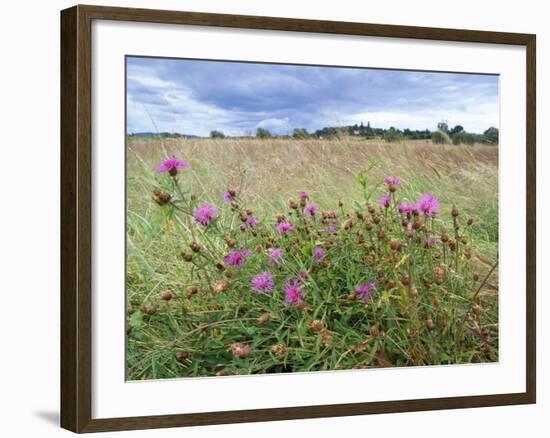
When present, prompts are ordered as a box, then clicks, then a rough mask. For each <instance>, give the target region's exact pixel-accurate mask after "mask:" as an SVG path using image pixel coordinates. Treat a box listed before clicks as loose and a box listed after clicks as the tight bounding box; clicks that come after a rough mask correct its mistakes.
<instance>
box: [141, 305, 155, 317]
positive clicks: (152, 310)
mask: <svg viewBox="0 0 550 438" xmlns="http://www.w3.org/2000/svg"><path fill="white" fill-rule="evenodd" d="M156 312H157V306H155V305H154V304H151V305H150V306H146V307H145V308H144V309H143V313H145V314H147V315H153V314H155V313H156Z"/></svg>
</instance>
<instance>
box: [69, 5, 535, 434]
mask: <svg viewBox="0 0 550 438" xmlns="http://www.w3.org/2000/svg"><path fill="white" fill-rule="evenodd" d="M61 55H62V56H61V122H62V126H61V151H62V153H61V170H62V174H61V209H62V210H61V217H62V222H61V235H62V239H61V257H62V259H61V265H62V272H61V275H62V281H61V425H62V427H64V428H66V429H69V430H72V431H75V432H95V431H111V430H124V429H145V428H160V427H175V426H195V425H207V424H221V423H237V422H254V421H273V420H286V419H298V418H315V417H328V416H347V415H364V414H375V413H394V412H405V411H420V410H435V409H454V408H468V407H483V406H497V405H511V404H526V403H535V400H536V396H535V386H536V385H535V382H536V370H535V362H536V360H535V359H536V357H535V252H536V251H535V216H536V205H535V193H536V187H535V138H536V135H535V134H536V133H535V35H528V34H517V33H501V32H486V31H473V30H457V29H437V28H421V27H409V26H396V25H380V24H365V23H348V22H333V21H314V20H302V19H299V20H298V19H288V18H275V17H256V16H235V15H221V14H205V13H194V12H174V11H157V10H143V9H125V8H110V7H96V6H75V7H73V8H70V9H66V10H64V11H62V12H61Z"/></svg>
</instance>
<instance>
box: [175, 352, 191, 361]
mask: <svg viewBox="0 0 550 438" xmlns="http://www.w3.org/2000/svg"><path fill="white" fill-rule="evenodd" d="M192 355H193V354H192V353H191V352H190V351H185V350H182V351H177V352H176V360H177V361H178V362H183V361H184V360H186V359H189V358H191V356H192Z"/></svg>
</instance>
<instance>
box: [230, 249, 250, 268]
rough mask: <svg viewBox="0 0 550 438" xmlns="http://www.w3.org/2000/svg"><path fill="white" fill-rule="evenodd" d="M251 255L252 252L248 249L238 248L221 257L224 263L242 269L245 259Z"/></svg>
mask: <svg viewBox="0 0 550 438" xmlns="http://www.w3.org/2000/svg"><path fill="white" fill-rule="evenodd" d="M251 255H252V253H251V252H250V251H249V250H248V249H240V250H237V251H233V252H231V253H230V254H229V255H226V256H225V257H224V259H223V262H224V263H225V264H226V265H230V266H233V267H235V268H238V269H242V268H244V262H245V260H246V259H247V258H248V257H250V256H251Z"/></svg>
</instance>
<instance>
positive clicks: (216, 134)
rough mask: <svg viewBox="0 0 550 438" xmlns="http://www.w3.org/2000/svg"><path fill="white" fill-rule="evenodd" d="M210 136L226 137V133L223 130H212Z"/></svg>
mask: <svg viewBox="0 0 550 438" xmlns="http://www.w3.org/2000/svg"><path fill="white" fill-rule="evenodd" d="M210 138H225V134H224V133H223V132H222V131H210Z"/></svg>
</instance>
